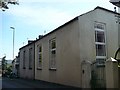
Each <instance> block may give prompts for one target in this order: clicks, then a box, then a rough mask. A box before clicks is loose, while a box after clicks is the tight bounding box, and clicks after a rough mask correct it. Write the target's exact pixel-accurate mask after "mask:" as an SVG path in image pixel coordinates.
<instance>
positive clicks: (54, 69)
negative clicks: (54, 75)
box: [49, 68, 57, 71]
mask: <svg viewBox="0 0 120 90" xmlns="http://www.w3.org/2000/svg"><path fill="white" fill-rule="evenodd" d="M49 70H51V71H57V69H56V68H49Z"/></svg>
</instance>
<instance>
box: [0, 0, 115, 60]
mask: <svg viewBox="0 0 120 90" xmlns="http://www.w3.org/2000/svg"><path fill="white" fill-rule="evenodd" d="M97 6H101V7H104V8H107V9H109V10H114V5H112V4H111V3H109V0H59V1H58V0H19V5H9V9H8V10H6V11H5V12H2V11H0V43H2V44H0V47H2V48H0V51H1V52H0V56H1V57H2V56H4V55H6V58H7V59H12V49H13V47H12V40H13V39H12V35H13V34H12V33H13V32H12V30H11V29H10V27H11V26H13V27H14V28H15V56H16V55H17V53H18V51H19V48H21V47H22V46H23V45H26V44H27V40H29V39H30V40H35V39H36V38H38V35H44V34H46V33H48V32H50V31H52V30H54V29H55V28H57V27H59V26H60V25H62V24H64V23H66V22H67V21H69V20H71V19H73V18H74V17H76V16H78V15H81V14H83V13H85V12H88V11H90V10H93V9H94V8H95V7H97ZM1 45H2V46H1Z"/></svg>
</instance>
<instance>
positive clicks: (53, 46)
mask: <svg viewBox="0 0 120 90" xmlns="http://www.w3.org/2000/svg"><path fill="white" fill-rule="evenodd" d="M54 48H56V43H55V40H54V41H52V49H54Z"/></svg>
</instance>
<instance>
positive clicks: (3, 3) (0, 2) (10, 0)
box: [0, 0, 19, 11]
mask: <svg viewBox="0 0 120 90" xmlns="http://www.w3.org/2000/svg"><path fill="white" fill-rule="evenodd" d="M8 4H13V5H16V4H17V5H19V3H18V0H0V8H1V9H2V10H3V11H5V9H9V7H8Z"/></svg>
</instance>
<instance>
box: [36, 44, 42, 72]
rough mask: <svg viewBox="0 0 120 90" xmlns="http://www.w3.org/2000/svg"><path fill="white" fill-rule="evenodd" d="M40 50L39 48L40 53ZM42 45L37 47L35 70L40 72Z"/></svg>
mask: <svg viewBox="0 0 120 90" xmlns="http://www.w3.org/2000/svg"><path fill="white" fill-rule="evenodd" d="M40 48H41V51H40ZM42 51H43V50H42V45H41V44H39V45H37V69H40V70H42V62H43V59H42ZM40 55H41V60H40Z"/></svg>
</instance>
